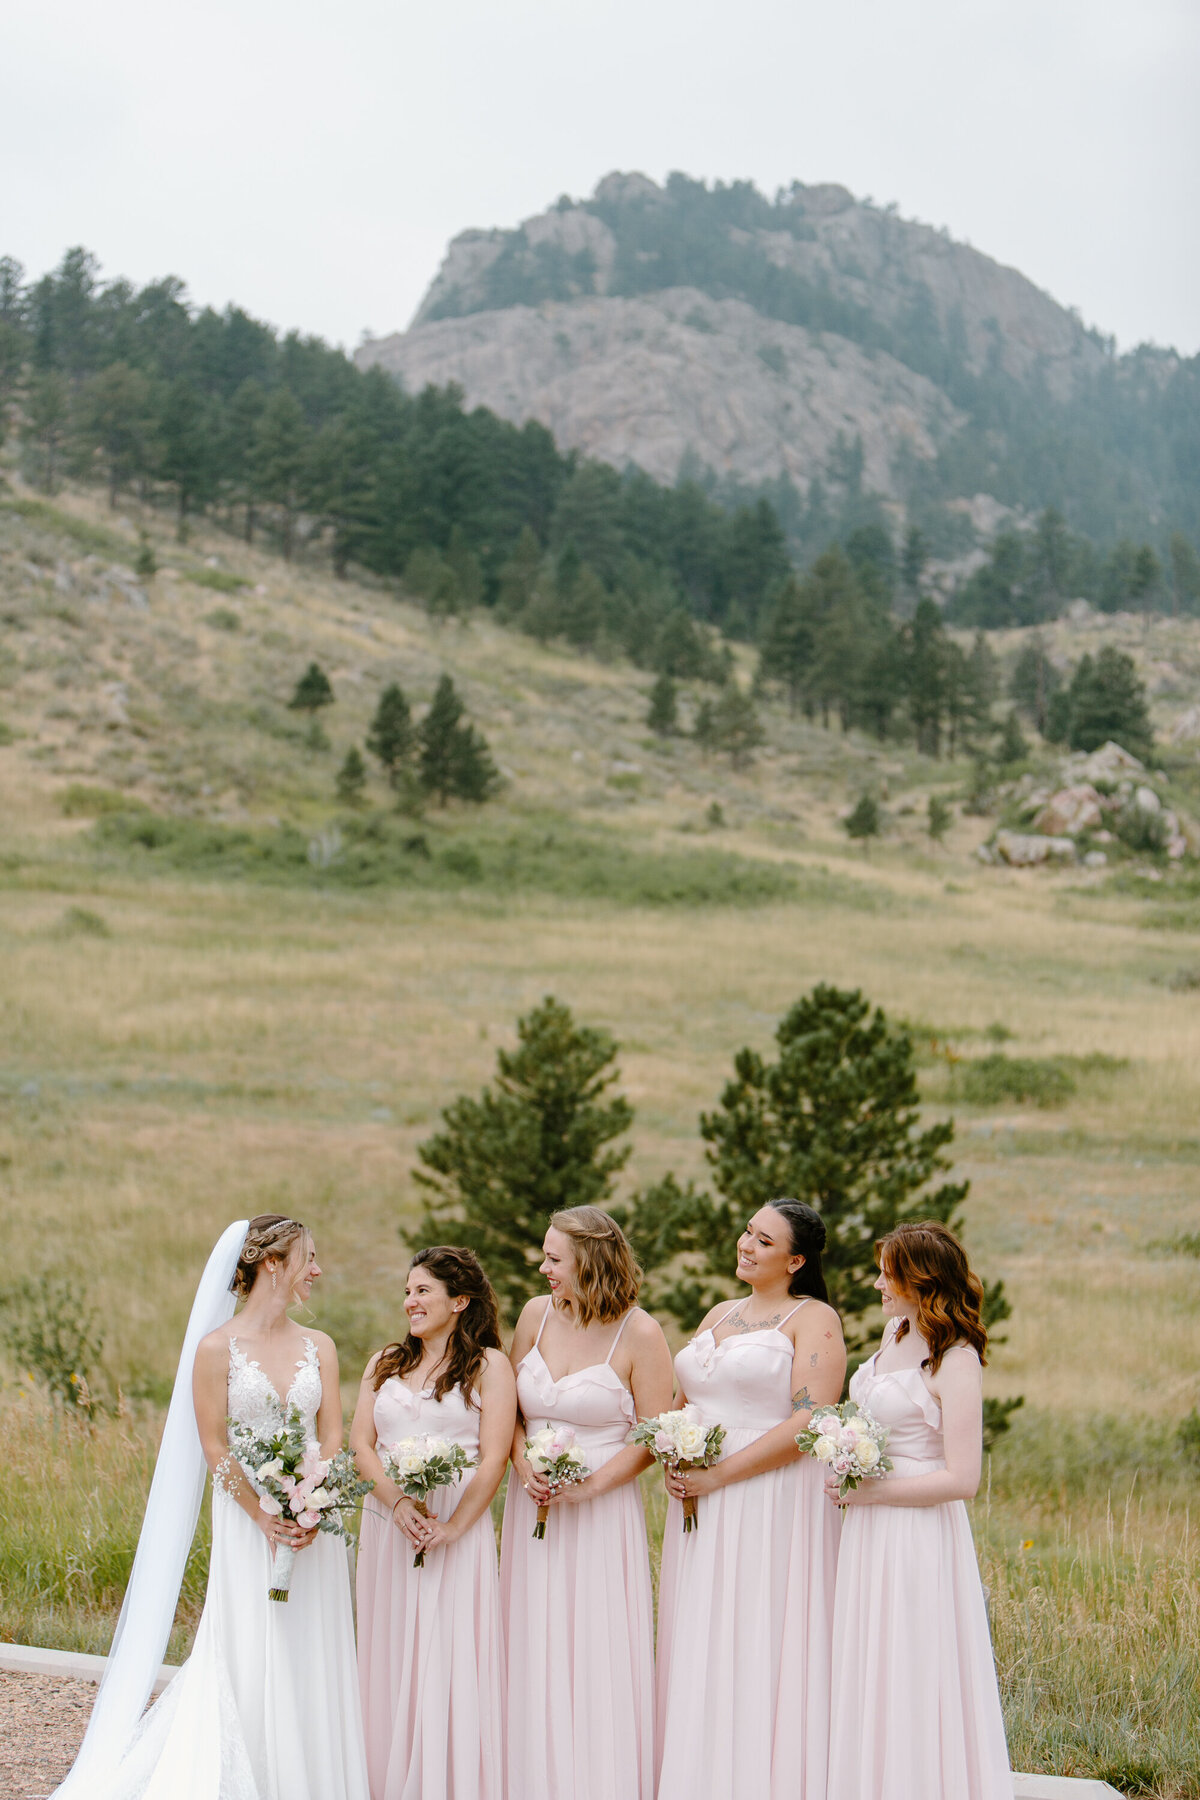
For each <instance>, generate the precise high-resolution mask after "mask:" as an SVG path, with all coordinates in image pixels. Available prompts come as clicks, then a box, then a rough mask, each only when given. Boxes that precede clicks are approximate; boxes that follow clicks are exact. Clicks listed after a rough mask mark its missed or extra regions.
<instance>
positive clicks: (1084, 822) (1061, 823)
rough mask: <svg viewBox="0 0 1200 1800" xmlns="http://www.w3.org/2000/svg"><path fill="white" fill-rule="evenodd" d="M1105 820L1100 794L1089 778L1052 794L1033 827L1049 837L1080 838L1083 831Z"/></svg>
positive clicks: (1097, 825)
mask: <svg viewBox="0 0 1200 1800" xmlns="http://www.w3.org/2000/svg"><path fill="white" fill-rule="evenodd" d="M1103 823H1104V815H1103V813H1102V812H1101V810H1100V796H1099V794H1098V793H1097V792H1096V790H1095V788H1094V787H1092V785H1091V783H1090V782H1086V781H1085V782H1081V783H1080V784H1079V786H1078V787H1065V788H1060V789H1059V790H1058V792H1057V794H1051V796H1050V798H1049V799H1048V800H1047V801H1046V804H1045V805H1044V806H1043V807H1042V809H1041V811H1040V812H1039V813H1038V815H1037V817H1036V818H1035V819H1034V821H1033V829H1034V830H1035V831H1040V832H1041V833H1042V834H1043V836H1045V837H1078V836H1079V833H1080V832H1081V831H1095V830H1098V829H1099V827H1100V826H1101V825H1103Z"/></svg>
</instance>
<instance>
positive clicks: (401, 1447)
mask: <svg viewBox="0 0 1200 1800" xmlns="http://www.w3.org/2000/svg"><path fill="white" fill-rule="evenodd" d="M379 1460H380V1462H381V1463H382V1464H383V1466H384V1468H385V1469H386V1471H387V1473H388V1474H389V1475H390V1476H391V1478H392V1480H393V1481H394V1482H395V1484H396V1486H397V1487H398V1488H399V1489H400V1491H401V1493H402V1494H407V1495H408V1497H409V1499H410V1500H411V1501H412V1503H413V1505H414V1506H415V1507H416V1509H417V1511H418V1512H419V1513H420V1515H421V1517H422V1518H423V1519H427V1518H428V1517H429V1508H428V1507H427V1506H426V1504H425V1502H426V1500H427V1499H428V1498H429V1496H430V1494H432V1493H433V1491H434V1489H435V1488H443V1487H449V1486H450V1485H451V1483H452V1482H455V1481H457V1480H458V1479H459V1478H460V1476H462V1475H463V1474H465V1472H466V1471H467V1470H468V1469H473V1468H474V1467H475V1464H474V1463H473V1462H472V1460H471V1458H470V1457H469V1456H468V1455H467V1453H466V1451H465V1450H464V1449H463V1447H462V1445H461V1444H456V1443H455V1442H454V1440H453V1438H444V1437H407V1438H401V1439H400V1440H399V1441H398V1442H397V1443H395V1444H381V1445H380V1447H379ZM424 1567H425V1552H424V1550H418V1551H417V1554H416V1555H415V1556H414V1557H413V1568H414V1569H423V1568H424Z"/></svg>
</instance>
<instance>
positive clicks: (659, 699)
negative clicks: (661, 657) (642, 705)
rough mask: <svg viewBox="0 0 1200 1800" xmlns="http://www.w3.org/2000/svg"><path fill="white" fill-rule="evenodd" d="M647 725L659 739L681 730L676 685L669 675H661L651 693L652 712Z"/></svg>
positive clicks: (647, 718) (649, 714)
mask: <svg viewBox="0 0 1200 1800" xmlns="http://www.w3.org/2000/svg"><path fill="white" fill-rule="evenodd" d="M646 723H647V725H648V726H649V727H650V729H651V731H653V732H656V733H657V734H658V736H659V737H671V736H673V735H674V733H675V732H676V731H677V730H678V728H679V709H678V705H677V702H676V697H675V683H674V682H673V681H672V680H671V677H670V676H669V675H660V676H659V678H658V680H657V681H656V682H655V684H654V686H653V688H652V689H651V691H650V710H649V712H648V713H647V714H646Z"/></svg>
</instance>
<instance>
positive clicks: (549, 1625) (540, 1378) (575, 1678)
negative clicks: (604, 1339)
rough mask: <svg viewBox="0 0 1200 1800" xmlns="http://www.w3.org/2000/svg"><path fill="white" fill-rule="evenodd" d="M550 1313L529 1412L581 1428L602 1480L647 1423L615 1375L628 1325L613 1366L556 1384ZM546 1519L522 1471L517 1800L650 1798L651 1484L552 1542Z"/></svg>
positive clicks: (512, 1630)
mask: <svg viewBox="0 0 1200 1800" xmlns="http://www.w3.org/2000/svg"><path fill="white" fill-rule="evenodd" d="M549 1307H550V1303H549V1302H547V1307H546V1313H545V1314H544V1315H543V1317H542V1324H541V1326H540V1327H539V1329H538V1340H537V1342H536V1343H535V1344H534V1347H533V1349H532V1350H530V1352H529V1354H528V1355H527V1356H525V1357H523V1358H522V1361H521V1365H520V1367H519V1369H518V1370H517V1396H518V1399H519V1400H520V1405H521V1413H522V1416H523V1417H524V1419H525V1422H526V1425H527V1427H528V1429H529V1430H530V1431H536V1430H538V1429H539V1428H540V1427H541V1426H543V1425H568V1426H570V1428H571V1429H572V1430H573V1431H574V1433H575V1435H576V1437H577V1438H578V1440H579V1444H580V1447H581V1448H582V1450H583V1453H584V1455H585V1457H586V1458H587V1463H588V1467H589V1468H590V1469H592V1470H596V1469H599V1468H602V1467H603V1465H604V1464H605V1463H606V1462H607V1461H608V1459H609V1458H610V1457H611V1456H614V1455H615V1454H616V1453H617V1451H619V1450H621V1449H623V1448H624V1445H625V1440H626V1438H627V1436H628V1434H629V1430H630V1427H631V1426H632V1425H633V1424H634V1423H635V1421H636V1417H637V1415H636V1411H635V1408H634V1404H633V1396H632V1394H631V1393H630V1392H629V1390H628V1388H627V1387H626V1386H625V1385H624V1383H623V1382H622V1381H621V1379H620V1377H619V1376H618V1375H617V1373H616V1372H615V1370H614V1369H613V1367H612V1356H613V1351H614V1350H615V1349H616V1347H617V1342H618V1341H619V1339H620V1335H621V1331H623V1330H624V1321H623V1322H622V1325H621V1329H620V1330H619V1331H618V1333H617V1336H616V1338H614V1340H613V1344H612V1349H610V1351H609V1353H608V1358H607V1360H606V1361H605V1362H602V1363H595V1364H593V1365H592V1366H591V1367H590V1368H586V1369H577V1370H576V1371H575V1372H574V1373H573V1374H570V1375H564V1376H562V1377H561V1379H560V1380H558V1381H555V1380H554V1379H553V1378H552V1376H551V1374H550V1371H549V1369H548V1368H547V1367H546V1364H545V1362H544V1361H543V1360H542V1353H541V1348H540V1344H541V1336H542V1329H543V1328H544V1327H545V1323H546V1317H547V1316H548V1314H549ZM625 1316H626V1319H628V1316H629V1315H628V1314H626V1315H625ZM536 1522H537V1508H536V1507H535V1506H534V1503H533V1501H532V1500H531V1499H530V1498H529V1495H528V1494H527V1493H526V1492H525V1489H524V1486H523V1485H522V1483H521V1482H520V1481H519V1480H518V1479H517V1477H516V1476H515V1475H514V1474H512V1473H511V1472H510V1474H509V1479H508V1497H507V1500H506V1503H505V1508H504V1529H503V1535H502V1539H501V1551H500V1587H501V1604H502V1607H503V1612H504V1632H505V1648H506V1660H507V1667H508V1710H507V1719H508V1792H509V1795H510V1800H651V1796H652V1794H653V1781H654V1771H653V1761H654V1743H653V1714H654V1658H653V1601H652V1596H651V1587H650V1558H649V1551H648V1548H647V1543H646V1520H645V1515H644V1513H643V1511H642V1501H641V1495H640V1493H639V1490H638V1484H637V1482H636V1481H631V1482H627V1483H626V1484H625V1486H624V1487H620V1488H618V1489H617V1490H616V1491H615V1492H614V1493H609V1494H601V1495H600V1496H599V1497H598V1498H596V1499H594V1500H585V1501H581V1502H580V1504H579V1505H577V1506H569V1505H559V1506H552V1507H551V1509H550V1517H549V1519H548V1521H547V1524H546V1536H545V1538H544V1539H535V1538H534V1536H533V1529H534V1525H535V1524H536ZM693 1800H698V1797H696V1796H693Z"/></svg>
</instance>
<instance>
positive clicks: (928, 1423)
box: [850, 1350, 946, 1475]
mask: <svg viewBox="0 0 1200 1800" xmlns="http://www.w3.org/2000/svg"><path fill="white" fill-rule="evenodd" d="M878 1356H879V1352H878V1350H877V1351H876V1352H875V1355H874V1356H871V1357H868V1359H867V1361H866V1362H865V1363H863V1365H862V1367H861V1368H859V1369H856V1370H855V1371H854V1375H853V1378H852V1379H851V1382H850V1398H851V1399H852V1400H854V1401H855V1402H856V1403H857V1404H858V1405H859V1406H861V1407H863V1408H865V1410H866V1411H867V1412H869V1413H870V1414H871V1415H872V1417H873V1418H876V1419H878V1421H879V1423H880V1424H881V1425H886V1426H887V1432H888V1441H887V1454H888V1456H889V1457H890V1458H891V1461H892V1465H893V1468H894V1469H895V1471H896V1473H897V1474H900V1475H914V1474H918V1473H921V1472H925V1471H928V1470H930V1469H944V1468H945V1466H946V1446H945V1441H944V1439H943V1437H942V1409H941V1407H940V1406H939V1404H938V1402H937V1401H936V1400H935V1399H934V1397H933V1395H932V1394H931V1393H930V1391H929V1389H928V1388H927V1387H926V1385H925V1378H924V1376H923V1375H922V1374H921V1371H920V1369H884V1370H882V1371H879V1372H877V1371H876V1368H875V1363H876V1360H877V1358H878ZM902 1465H903V1466H902Z"/></svg>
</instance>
